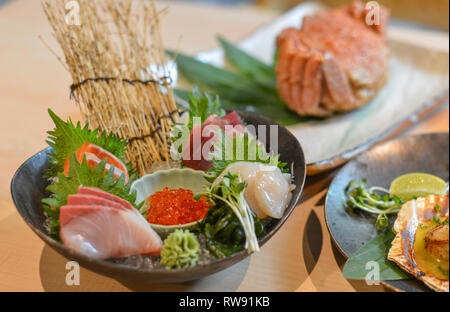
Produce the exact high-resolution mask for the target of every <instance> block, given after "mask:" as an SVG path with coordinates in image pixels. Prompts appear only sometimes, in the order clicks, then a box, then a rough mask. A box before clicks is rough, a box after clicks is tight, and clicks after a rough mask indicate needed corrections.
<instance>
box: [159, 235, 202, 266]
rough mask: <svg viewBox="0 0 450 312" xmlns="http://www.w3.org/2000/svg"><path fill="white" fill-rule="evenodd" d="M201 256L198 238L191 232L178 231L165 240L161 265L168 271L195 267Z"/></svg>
mask: <svg viewBox="0 0 450 312" xmlns="http://www.w3.org/2000/svg"><path fill="white" fill-rule="evenodd" d="M199 255H200V244H199V243H198V240H197V237H196V236H195V235H194V234H192V233H191V232H189V230H181V229H177V230H175V231H174V232H173V233H171V234H170V235H169V236H168V237H167V238H166V239H165V240H164V245H163V247H162V250H161V264H164V265H165V266H166V269H173V268H177V269H181V268H188V267H192V266H195V265H196V264H197V261H198V258H199Z"/></svg>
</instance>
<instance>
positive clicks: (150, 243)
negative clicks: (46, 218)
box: [60, 205, 163, 259]
mask: <svg viewBox="0 0 450 312" xmlns="http://www.w3.org/2000/svg"><path fill="white" fill-rule="evenodd" d="M60 223H61V230H60V237H61V240H62V241H63V243H64V245H66V246H67V247H69V248H71V249H73V250H75V251H77V252H79V253H81V254H83V255H86V256H89V257H92V258H95V259H109V258H121V257H127V256H131V255H137V254H148V255H158V254H159V253H160V252H161V248H162V245H163V242H162V240H161V238H160V237H159V236H158V234H156V232H155V231H154V230H153V229H152V228H151V226H150V225H149V223H148V222H147V220H145V218H144V217H143V216H142V215H141V214H137V213H134V212H133V211H131V210H119V209H114V208H110V207H105V206H97V205H66V206H62V207H61V210H60Z"/></svg>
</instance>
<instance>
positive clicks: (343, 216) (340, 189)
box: [325, 133, 449, 291]
mask: <svg viewBox="0 0 450 312" xmlns="http://www.w3.org/2000/svg"><path fill="white" fill-rule="evenodd" d="M410 172H426V173H431V174H434V175H437V176H439V177H441V178H442V179H444V180H445V181H448V178H449V136H448V133H434V134H424V135H417V136H409V137H404V138H401V139H397V140H394V141H390V142H387V143H385V144H382V145H379V146H377V147H375V148H373V149H372V150H370V151H368V152H365V153H364V154H362V155H360V156H358V157H357V158H355V159H353V160H352V161H350V162H349V163H347V164H346V165H345V166H344V167H343V168H342V169H341V170H340V171H339V173H338V174H337V175H336V177H335V178H334V180H333V182H332V183H331V186H330V189H329V191H328V194H327V198H326V203H325V218H326V223H327V226H328V230H329V231H330V233H331V237H332V238H333V240H334V242H335V244H336V246H337V247H338V249H339V250H340V251H341V252H342V253H343V254H344V256H346V257H350V256H351V255H353V254H354V253H355V252H356V251H357V250H358V249H359V248H361V247H362V246H363V245H364V244H365V243H367V242H368V241H370V240H371V239H372V238H374V237H375V236H376V235H377V231H376V229H375V226H374V223H375V220H376V218H375V217H374V216H373V215H371V214H368V213H365V212H363V211H361V212H357V213H355V212H352V211H350V210H347V209H346V208H345V194H344V190H345V187H346V186H347V184H348V183H349V182H350V181H351V180H354V179H355V180H358V181H360V180H362V179H364V178H366V179H367V183H368V184H369V185H371V186H372V185H378V186H383V187H385V188H388V189H389V186H390V183H391V181H392V180H394V179H395V178H396V177H398V176H399V175H402V174H405V173H410ZM395 218H396V216H392V219H393V220H395ZM393 220H391V222H392V221H393ZM383 283H384V284H385V285H386V286H387V287H390V288H393V289H395V290H401V291H428V290H429V289H428V288H427V287H426V286H425V285H424V284H423V283H421V282H419V281H418V280H416V279H411V280H400V281H385V282H383Z"/></svg>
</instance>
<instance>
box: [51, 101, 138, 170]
mask: <svg viewBox="0 0 450 312" xmlns="http://www.w3.org/2000/svg"><path fill="white" fill-rule="evenodd" d="M48 113H49V115H50V117H51V118H52V120H53V122H54V123H55V129H54V130H53V131H48V134H49V137H48V140H47V141H46V142H47V143H48V145H50V146H51V147H52V149H53V152H52V153H49V154H48V158H49V163H50V167H49V169H48V170H47V172H46V173H45V175H44V177H46V178H51V177H56V176H57V175H58V173H60V172H62V171H63V169H64V163H65V161H66V159H67V157H68V156H69V155H71V154H72V153H74V152H75V151H76V150H77V149H78V148H79V147H80V146H81V145H83V143H86V142H90V143H93V144H95V145H98V146H100V147H101V148H103V149H105V150H107V151H109V152H110V153H111V154H113V155H114V156H116V157H117V158H119V159H120V160H121V161H123V163H125V161H124V152H125V146H126V141H125V140H123V139H121V138H119V137H118V136H117V135H115V134H114V133H112V132H111V133H109V134H107V133H106V132H102V133H101V134H100V133H99V129H96V130H93V131H91V130H89V125H88V124H86V125H85V126H84V127H81V124H80V122H78V123H77V124H76V125H74V124H73V123H72V121H71V120H70V119H69V120H68V121H67V122H66V121H63V120H62V119H61V118H59V117H58V116H57V115H56V114H55V113H54V112H53V111H52V110H50V109H49V110H48ZM127 169H128V172H129V173H132V172H133V169H132V168H131V165H130V164H127Z"/></svg>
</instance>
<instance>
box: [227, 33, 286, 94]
mask: <svg viewBox="0 0 450 312" xmlns="http://www.w3.org/2000/svg"><path fill="white" fill-rule="evenodd" d="M218 40H219V42H220V45H221V46H222V49H223V50H224V52H225V55H226V57H227V59H228V60H229V61H230V62H231V63H232V64H233V65H234V66H235V67H236V69H237V70H238V71H239V72H240V73H242V74H243V75H245V76H246V77H248V78H250V79H252V80H254V81H256V82H258V83H259V84H261V85H262V86H263V87H266V88H268V89H269V90H271V91H272V92H273V93H274V94H276V93H277V83H276V75H275V71H274V68H273V67H272V66H269V65H267V64H265V63H263V62H261V61H260V60H258V59H257V58H255V57H253V56H251V55H250V54H248V53H247V52H245V51H244V50H241V49H239V48H238V47H236V46H235V45H233V44H232V43H231V42H229V41H227V40H225V39H224V38H222V37H219V38H218Z"/></svg>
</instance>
